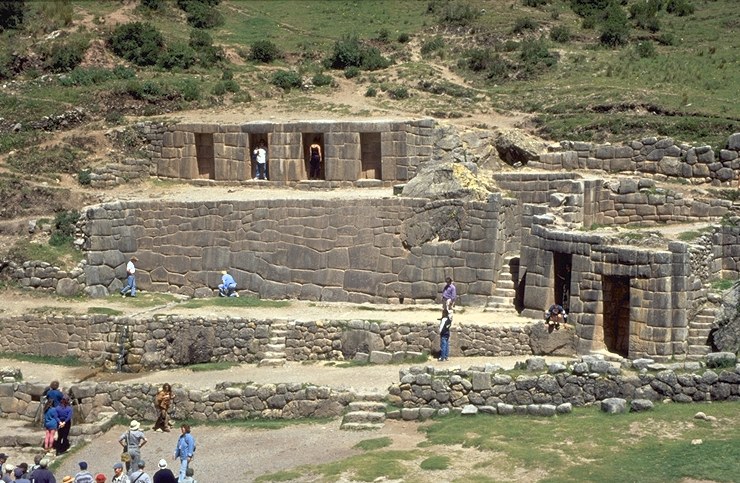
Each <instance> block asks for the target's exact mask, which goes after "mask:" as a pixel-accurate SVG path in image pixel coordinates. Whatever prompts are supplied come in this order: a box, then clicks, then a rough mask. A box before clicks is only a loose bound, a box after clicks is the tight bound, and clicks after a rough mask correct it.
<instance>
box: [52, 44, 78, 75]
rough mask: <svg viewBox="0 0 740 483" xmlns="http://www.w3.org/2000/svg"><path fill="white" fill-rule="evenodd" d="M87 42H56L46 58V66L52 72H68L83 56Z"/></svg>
mask: <svg viewBox="0 0 740 483" xmlns="http://www.w3.org/2000/svg"><path fill="white" fill-rule="evenodd" d="M86 50H87V43H83V42H70V43H56V44H54V45H53V46H52V48H51V52H50V53H49V56H48V57H47V58H46V67H47V68H49V69H50V70H51V71H53V72H69V71H71V70H72V69H74V68H75V67H77V66H78V65H79V64H80V62H82V59H83V58H84V56H85V51H86Z"/></svg>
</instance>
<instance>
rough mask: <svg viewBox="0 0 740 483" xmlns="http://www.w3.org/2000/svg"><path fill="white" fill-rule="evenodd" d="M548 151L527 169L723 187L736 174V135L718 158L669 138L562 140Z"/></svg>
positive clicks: (739, 143)
mask: <svg viewBox="0 0 740 483" xmlns="http://www.w3.org/2000/svg"><path fill="white" fill-rule="evenodd" d="M550 149H551V150H552V151H554V152H550V153H544V154H542V155H541V156H540V159H539V160H538V161H532V162H530V163H529V164H528V166H529V167H531V168H536V169H548V170H559V169H565V170H575V169H590V170H603V171H607V172H611V173H630V174H632V173H643V174H652V175H656V176H658V177H663V179H668V178H674V179H683V180H689V181H690V182H692V183H694V184H703V183H712V184H713V185H726V184H728V183H729V182H730V181H732V180H736V179H738V177H739V175H740V133H736V134H733V135H731V136H730V137H729V139H728V142H727V146H726V148H725V149H722V150H720V152H719V156H718V157H717V156H716V155H715V152H714V150H713V149H712V147H711V146H691V145H689V144H685V143H679V142H676V141H674V140H673V139H671V138H662V139H658V138H655V137H651V138H645V139H642V140H639V141H631V142H628V143H625V144H623V145H618V146H614V145H611V144H591V143H584V142H573V141H562V142H560V143H559V144H558V145H553V146H551V147H550Z"/></svg>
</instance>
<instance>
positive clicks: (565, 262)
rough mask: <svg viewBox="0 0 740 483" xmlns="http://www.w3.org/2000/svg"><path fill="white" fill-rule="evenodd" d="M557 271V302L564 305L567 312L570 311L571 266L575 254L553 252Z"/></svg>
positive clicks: (554, 265) (554, 266)
mask: <svg viewBox="0 0 740 483" xmlns="http://www.w3.org/2000/svg"><path fill="white" fill-rule="evenodd" d="M552 261H553V268H554V271H555V287H554V288H555V290H554V292H555V293H554V295H555V303H556V304H560V305H562V306H563V308H564V309H565V311H566V312H569V311H570V272H571V269H570V267H571V266H572V265H573V255H571V254H570V253H558V252H553V254H552Z"/></svg>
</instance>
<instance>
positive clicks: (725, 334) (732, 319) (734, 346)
mask: <svg viewBox="0 0 740 483" xmlns="http://www.w3.org/2000/svg"><path fill="white" fill-rule="evenodd" d="M739 302H740V286H738V285H736V286H735V287H734V288H733V289H732V290H731V291H730V293H729V294H727V296H726V297H725V299H724V300H723V303H722V307H721V308H720V310H719V313H718V314H717V320H716V321H715V325H716V326H717V329H716V330H714V331H713V332H712V345H713V346H714V347H716V348H717V349H718V350H720V351H725V352H734V353H735V354H737V353H738V352H740V310H738V303H739Z"/></svg>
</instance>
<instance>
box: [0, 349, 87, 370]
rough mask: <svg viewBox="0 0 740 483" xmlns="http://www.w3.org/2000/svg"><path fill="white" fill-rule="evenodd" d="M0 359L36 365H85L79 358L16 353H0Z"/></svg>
mask: <svg viewBox="0 0 740 483" xmlns="http://www.w3.org/2000/svg"><path fill="white" fill-rule="evenodd" d="M0 358H3V359H12V360H14V361H23V362H33V363H34V364H49V365H53V366H65V367H80V366H84V364H83V363H82V362H81V361H80V360H79V359H78V358H77V357H71V356H64V357H55V356H37V355H31V354H18V353H15V352H0Z"/></svg>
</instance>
